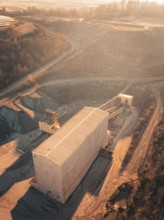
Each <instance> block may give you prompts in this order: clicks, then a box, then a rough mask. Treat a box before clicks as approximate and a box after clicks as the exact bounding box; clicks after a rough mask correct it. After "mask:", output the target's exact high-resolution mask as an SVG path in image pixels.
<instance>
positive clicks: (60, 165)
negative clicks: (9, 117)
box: [32, 107, 108, 203]
mask: <svg viewBox="0 0 164 220" xmlns="http://www.w3.org/2000/svg"><path fill="white" fill-rule="evenodd" d="M107 130H108V113H106V112H104V111H102V110H100V109H98V108H92V107H84V108H83V109H82V110H81V111H80V112H78V113H77V114H76V115H75V116H73V117H72V118H71V119H70V120H69V121H68V122H66V123H65V124H64V126H63V127H61V128H60V129H59V130H58V131H57V132H56V133H55V134H52V135H51V136H50V137H49V138H47V139H46V140H45V141H44V142H42V143H41V144H40V146H39V147H37V148H36V149H35V150H33V152H32V154H33V161H34V167H35V172H36V180H35V181H34V180H33V181H32V185H33V186H34V187H35V188H37V189H38V190H40V191H41V192H43V193H45V194H47V195H48V196H50V197H51V198H53V199H56V200H58V201H59V202H61V203H65V202H66V200H67V199H68V198H69V196H70V195H71V194H72V193H73V191H74V190H75V189H76V188H77V186H78V185H79V183H80V182H81V180H82V179H83V177H84V175H85V174H86V172H87V171H88V169H89V168H90V166H91V165H92V163H93V161H94V160H95V158H96V157H97V155H98V153H99V151H100V149H101V148H104V147H105V146H106V145H107V144H108V134H107Z"/></svg>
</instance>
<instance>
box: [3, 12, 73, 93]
mask: <svg viewBox="0 0 164 220" xmlns="http://www.w3.org/2000/svg"><path fill="white" fill-rule="evenodd" d="M0 19H1V17H0ZM3 19H4V16H3ZM68 49H69V44H68V42H67V41H66V40H65V39H64V37H63V36H62V35H61V34H59V33H52V32H50V31H49V30H47V29H46V28H43V27H41V26H39V25H35V24H32V23H26V22H20V21H18V20H15V22H13V21H12V24H10V25H9V24H8V25H6V26H1V27H0V89H2V88H4V87H6V86H7V85H9V84H10V83H12V82H14V81H16V80H18V79H20V78H21V77H23V76H25V75H27V74H28V73H30V72H31V71H33V70H35V69H37V68H38V67H40V66H42V65H44V64H46V63H47V62H49V61H51V60H53V59H55V58H56V57H57V56H59V55H60V54H61V53H62V52H63V51H65V50H68Z"/></svg>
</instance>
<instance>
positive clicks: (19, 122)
mask: <svg viewBox="0 0 164 220" xmlns="http://www.w3.org/2000/svg"><path fill="white" fill-rule="evenodd" d="M0 119H1V120H2V121H4V122H6V124H7V125H8V127H9V128H10V130H11V131H14V132H19V133H25V132H28V131H31V130H34V129H37V128H38V122H37V120H33V119H32V118H31V117H30V116H29V115H28V114H26V113H25V112H23V111H21V112H16V111H14V110H13V109H10V108H8V107H6V106H2V107H1V108H0Z"/></svg>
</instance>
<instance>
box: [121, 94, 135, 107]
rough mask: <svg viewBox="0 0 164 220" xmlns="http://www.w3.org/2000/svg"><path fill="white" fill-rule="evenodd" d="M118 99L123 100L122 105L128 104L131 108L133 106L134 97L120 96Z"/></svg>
mask: <svg viewBox="0 0 164 220" xmlns="http://www.w3.org/2000/svg"><path fill="white" fill-rule="evenodd" d="M118 98H120V99H121V103H122V104H127V105H128V106H129V107H131V106H132V105H133V96H131V95H126V94H119V95H118Z"/></svg>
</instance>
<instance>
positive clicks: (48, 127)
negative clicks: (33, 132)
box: [39, 109, 60, 134]
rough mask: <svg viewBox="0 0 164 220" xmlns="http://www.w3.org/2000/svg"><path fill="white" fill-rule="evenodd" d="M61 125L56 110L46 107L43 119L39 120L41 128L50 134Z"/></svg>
mask: <svg viewBox="0 0 164 220" xmlns="http://www.w3.org/2000/svg"><path fill="white" fill-rule="evenodd" d="M59 128H60V125H59V123H58V120H57V115H56V112H53V111H51V110H49V109H46V111H45V115H44V118H43V120H42V121H39V129H40V130H41V131H44V132H46V133H49V134H53V133H55V132H56V130H57V129H59Z"/></svg>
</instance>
